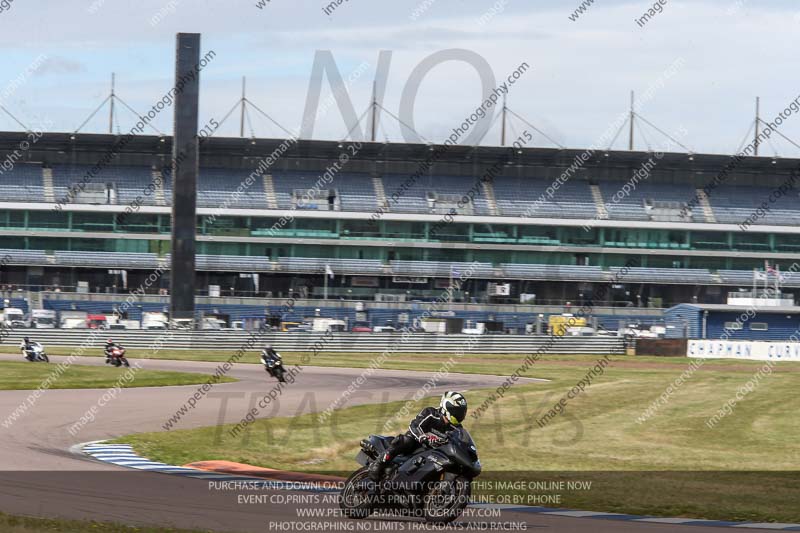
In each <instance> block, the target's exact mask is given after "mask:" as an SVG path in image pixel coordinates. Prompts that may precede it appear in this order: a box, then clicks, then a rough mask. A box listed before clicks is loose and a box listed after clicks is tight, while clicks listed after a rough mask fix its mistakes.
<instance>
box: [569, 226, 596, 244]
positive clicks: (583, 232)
mask: <svg viewBox="0 0 800 533" xmlns="http://www.w3.org/2000/svg"><path fill="white" fill-rule="evenodd" d="M599 234H600V230H599V229H597V228H589V229H584V228H582V227H581V228H561V239H560V241H561V242H562V243H564V244H577V245H587V244H597V239H598V236H599Z"/></svg>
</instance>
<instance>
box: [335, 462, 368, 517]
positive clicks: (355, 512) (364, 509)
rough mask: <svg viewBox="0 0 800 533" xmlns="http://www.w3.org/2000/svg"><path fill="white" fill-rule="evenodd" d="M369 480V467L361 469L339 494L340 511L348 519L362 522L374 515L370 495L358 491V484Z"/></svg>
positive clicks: (352, 475)
mask: <svg viewBox="0 0 800 533" xmlns="http://www.w3.org/2000/svg"><path fill="white" fill-rule="evenodd" d="M367 478H369V467H368V466H364V467H362V468H359V469H358V470H356V471H355V472H353V473H352V474H350V477H349V478H347V481H345V482H344V488H342V492H340V493H339V509H341V510H342V514H343V515H344V516H345V517H346V518H353V519H355V520H362V519H364V518H367V517H368V516H369V515H371V514H372V511H373V508H372V504H371V503H370V496H369V494H364V493H365V492H366V491H363V490H357V489H356V484H359V483H361V482H362V481H364V480H366V479H367Z"/></svg>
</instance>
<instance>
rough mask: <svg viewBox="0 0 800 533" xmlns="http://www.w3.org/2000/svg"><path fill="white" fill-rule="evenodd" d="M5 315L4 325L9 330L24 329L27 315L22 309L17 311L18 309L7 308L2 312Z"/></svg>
mask: <svg viewBox="0 0 800 533" xmlns="http://www.w3.org/2000/svg"><path fill="white" fill-rule="evenodd" d="M2 313H3V325H5V326H7V327H9V328H24V327H25V326H26V324H25V313H23V312H22V309H17V308H16V307H6V308H5V309H3V311H2Z"/></svg>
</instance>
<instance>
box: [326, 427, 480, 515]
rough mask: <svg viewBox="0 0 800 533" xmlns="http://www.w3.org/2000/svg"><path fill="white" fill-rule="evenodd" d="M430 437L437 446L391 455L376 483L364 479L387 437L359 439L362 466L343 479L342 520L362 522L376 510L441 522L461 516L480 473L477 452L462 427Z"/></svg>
mask: <svg viewBox="0 0 800 533" xmlns="http://www.w3.org/2000/svg"><path fill="white" fill-rule="evenodd" d="M433 433H434V434H435V435H436V436H437V437H440V439H441V440H440V441H439V442H437V443H436V444H435V445H426V446H421V447H420V448H418V449H417V450H415V451H414V452H413V453H412V454H411V455H405V456H403V455H400V456H398V457H395V458H394V459H392V461H390V463H389V464H388V465H387V467H386V470H385V475H384V478H383V480H382V481H379V482H377V483H376V482H374V481H372V480H371V479H370V477H369V466H370V464H372V463H373V462H374V461H377V460H378V458H379V457H382V456H383V455H384V454H385V453H386V450H387V448H388V447H389V444H390V443H391V442H392V437H384V436H378V435H370V436H369V438H368V439H365V440H362V441H361V451H360V452H358V455H357V456H356V461H358V463H359V464H361V465H363V467H362V468H359V469H358V470H356V471H355V472H353V474H351V475H350V477H349V478H347V481H345V483H344V488H343V489H342V492H341V493H340V495H339V507H340V508H341V510H342V512H343V514H344V516H346V517H348V518H356V519H361V518H366V517H368V516H369V515H371V514H372V513H373V512H375V511H387V512H401V513H404V514H410V515H411V516H416V517H422V518H424V519H425V521H426V522H433V523H442V524H446V523H449V522H452V521H453V520H455V519H456V518H458V517H459V516H461V513H462V512H463V511H464V508H465V507H466V506H467V504H468V503H469V500H470V495H471V492H472V480H473V479H474V478H476V477H477V476H478V475H479V474H480V473H481V462H480V461H479V460H478V450H477V449H476V448H475V443H474V442H473V440H472V437H471V436H470V434H469V432H468V431H467V430H466V429H464V428H456V429H454V430H452V431H450V432H448V433H447V434H446V435H442V434H440V433H438V432H433Z"/></svg>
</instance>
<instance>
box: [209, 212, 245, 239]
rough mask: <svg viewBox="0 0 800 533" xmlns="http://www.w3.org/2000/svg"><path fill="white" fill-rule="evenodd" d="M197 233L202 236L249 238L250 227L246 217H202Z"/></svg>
mask: <svg viewBox="0 0 800 533" xmlns="http://www.w3.org/2000/svg"><path fill="white" fill-rule="evenodd" d="M197 231H198V233H202V234H204V235H234V236H249V235H250V225H249V224H248V222H247V217H217V218H214V217H202V218H201V219H200V220H199V221H198V228H197Z"/></svg>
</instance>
